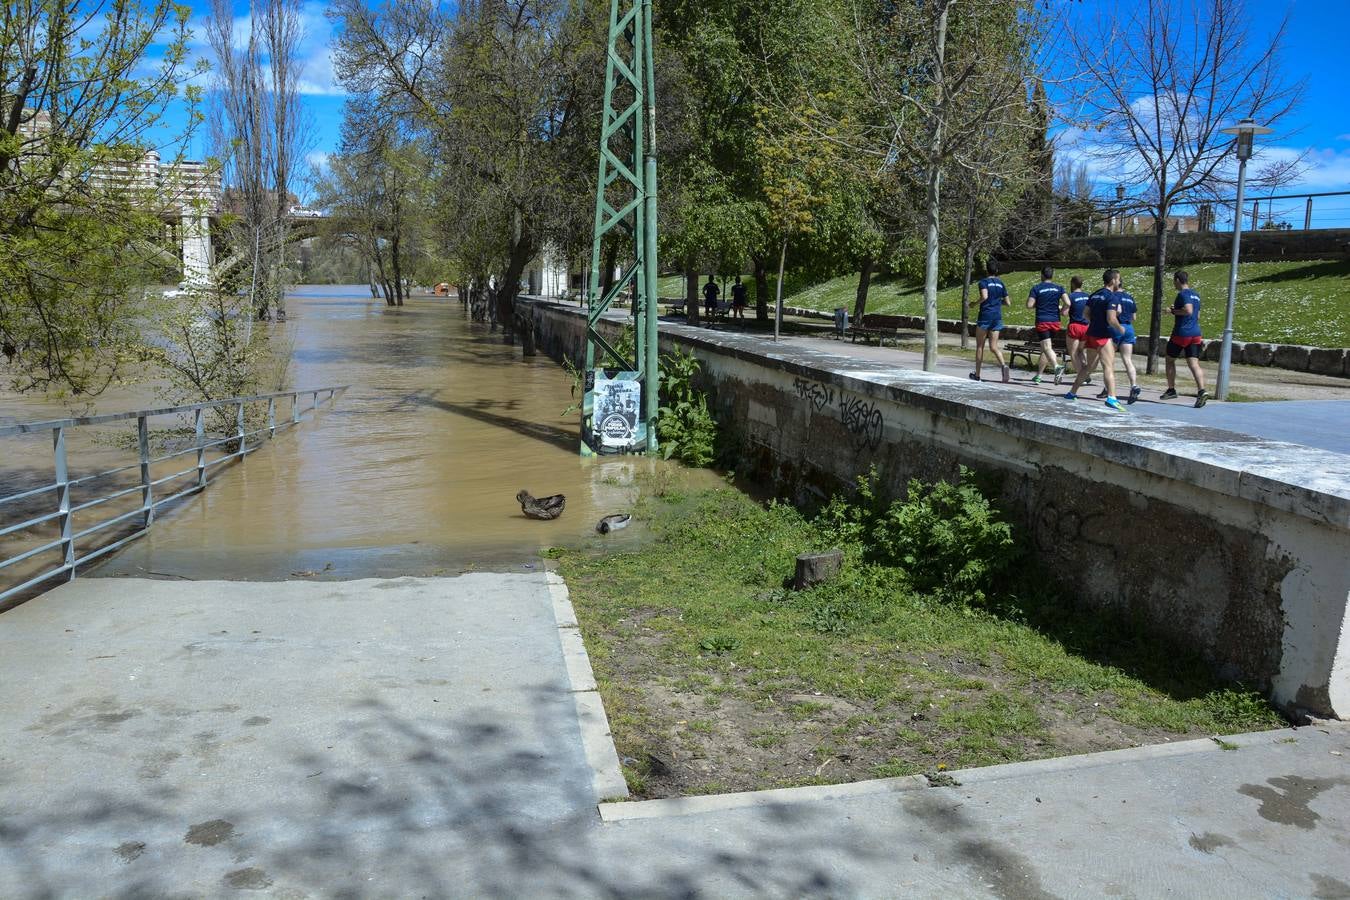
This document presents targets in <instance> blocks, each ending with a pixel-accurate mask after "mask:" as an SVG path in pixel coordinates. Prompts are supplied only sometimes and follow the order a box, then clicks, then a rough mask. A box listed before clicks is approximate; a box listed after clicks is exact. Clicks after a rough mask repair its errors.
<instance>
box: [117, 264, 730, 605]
mask: <svg viewBox="0 0 1350 900" xmlns="http://www.w3.org/2000/svg"><path fill="white" fill-rule="evenodd" d="M290 309H291V320H290V322H289V323H288V324H287V325H286V326H285V329H284V330H281V331H279V333H278V335H277V339H278V340H282V341H286V340H289V341H291V342H292V343H293V354H292V355H293V359H294V364H293V371H292V375H291V383H292V384H294V385H296V386H298V387H310V386H327V385H338V384H347V385H350V386H351V387H350V389H349V390H348V391H347V392H346V394H345V395H343V396H342V397H341V398H340V399H339V400H338V402H337V404H336V405H335V406H334V407H333V408H332V409H330V410H329V411H327V412H324V413H322V414H321V415H319V416H318V417H317V419H316V421H315V422H314V423H312V424H309V425H305V426H303V427H301V428H299V429H296V430H295V431H293V432H292V433H290V434H287V435H285V436H284V437H281V438H278V439H277V440H276V441H275V442H273V443H272V444H270V445H269V446H267V447H265V448H264V449H263V450H262V451H260V452H259V453H257V454H254V455H253V456H251V457H250V458H249V459H248V460H247V462H246V463H245V464H244V465H242V466H237V467H235V468H233V469H232V470H230V471H229V472H226V473H223V475H222V476H221V477H220V479H219V480H218V481H216V482H213V483H212V485H211V486H210V487H209V488H208V489H207V491H206V492H205V494H204V495H202V496H200V497H198V498H197V499H196V500H194V501H193V502H192V503H190V504H188V505H187V506H186V507H185V508H183V509H182V510H180V511H178V512H177V513H176V514H174V515H172V516H169V517H166V518H165V519H164V520H163V521H162V522H160V523H159V524H157V525H156V527H155V529H154V530H153V531H152V532H151V533H150V535H149V536H148V537H147V538H145V539H144V540H142V541H139V542H137V543H136V544H135V545H133V546H132V547H130V548H129V549H128V550H126V551H124V552H123V553H122V554H120V555H119V556H118V557H117V558H116V559H114V560H112V561H111V562H110V563H108V564H107V565H105V566H103V567H101V568H100V569H98V570H97V571H96V574H99V575H110V574H113V575H147V574H149V575H154V576H158V577H164V576H178V577H187V578H231V579H240V578H250V579H275V578H286V577H290V576H292V575H294V574H296V573H300V574H302V575H304V576H305V577H321V578H355V577H369V576H397V575H408V574H423V575H442V574H458V573H459V572H461V571H467V570H472V569H480V570H481V569H495V570H516V571H520V570H521V569H523V568H524V567H527V566H532V565H534V564H535V563H536V562H537V557H538V551H539V550H540V549H541V548H544V547H548V546H551V545H554V544H560V543H565V542H567V541H575V540H578V539H580V538H582V537H583V536H585V535H587V534H590V533H591V532H592V531H593V529H594V527H595V524H596V522H597V521H598V520H599V518H600V517H601V516H603V515H606V514H608V513H613V512H621V511H624V510H625V509H627V508H629V506H630V505H631V503H632V500H633V497H634V490H633V488H632V485H633V483H634V480H635V478H637V477H639V476H640V474H641V473H642V472H644V471H649V470H651V469H652V468H654V467H662V466H664V464H663V463H660V462H653V461H648V460H641V459H628V460H607V461H583V460H582V459H580V458H579V456H578V453H577V446H578V445H577V440H578V438H577V417H576V415H575V414H569V415H567V416H563V415H562V413H563V411H564V410H566V409H567V408H568V406H569V405H570V404H571V402H572V397H571V391H570V381H569V379H568V377H567V375H566V373H565V372H563V370H562V369H560V368H559V367H558V366H557V365H556V364H555V363H554V362H552V361H551V360H549V359H548V358H546V357H543V356H540V357H538V358H536V359H530V360H524V359H522V358H521V356H520V351H519V349H518V348H515V347H508V346H505V345H503V344H502V342H501V338H500V336H499V335H496V334H492V333H490V332H489V330H488V327H487V326H486V325H481V324H476V323H472V322H470V321H468V319H467V317H466V315H465V314H464V311H463V308H462V307H461V306H460V304H459V303H457V302H456V301H454V300H445V299H440V298H418V299H415V300H413V301H411V303H410V304H409V305H408V306H406V307H403V308H401V309H391V308H388V307H386V306H385V305H384V304H383V303H382V302H379V301H372V300H371V298H370V294H369V292H368V291H367V290H366V289H365V288H325V287H308V288H302V289H300V290H298V291H297V292H296V293H295V294H294V295H293V296H292V299H291V302H290ZM684 477H690V478H695V479H700V480H702V481H705V482H706V483H709V484H711V483H714V482H715V481H716V478H715V476H713V475H712V474H711V473H706V472H705V473H687V475H686V476H684ZM522 488H524V489H526V490H529V491H530V492H531V493H533V494H536V495H539V496H543V495H547V494H555V493H562V494H565V495H566V497H567V509H566V512H565V513H564V514H563V516H562V518H561V519H559V520H558V521H556V522H538V521H533V520H530V519H527V518H525V517H524V516H523V515H522V514H521V512H520V506H519V504H518V503H517V502H516V500H515V495H516V492H517V491H519V490H520V489H522ZM624 538H625V539H632V537H631V536H628V535H625V536H624Z"/></svg>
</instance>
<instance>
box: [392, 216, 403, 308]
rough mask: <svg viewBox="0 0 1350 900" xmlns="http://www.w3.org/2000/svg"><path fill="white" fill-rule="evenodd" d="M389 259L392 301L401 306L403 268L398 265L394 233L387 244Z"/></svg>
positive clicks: (396, 239) (396, 238) (396, 237)
mask: <svg viewBox="0 0 1350 900" xmlns="http://www.w3.org/2000/svg"><path fill="white" fill-rule="evenodd" d="M389 258H390V260H391V265H392V267H393V269H394V299H395V300H397V301H398V305H399V306H402V305H403V266H401V265H400V264H399V259H398V258H399V251H398V233H397V232H395V233H394V236H393V238H392V239H391V240H390V242H389Z"/></svg>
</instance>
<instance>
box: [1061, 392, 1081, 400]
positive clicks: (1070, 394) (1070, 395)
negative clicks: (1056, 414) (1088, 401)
mask: <svg viewBox="0 0 1350 900" xmlns="http://www.w3.org/2000/svg"><path fill="white" fill-rule="evenodd" d="M1064 399H1065V400H1077V399H1078V395H1077V394H1075V393H1074V392H1073V391H1069V392H1068V393H1067V394H1065V395H1064Z"/></svg>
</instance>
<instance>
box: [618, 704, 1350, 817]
mask: <svg viewBox="0 0 1350 900" xmlns="http://www.w3.org/2000/svg"><path fill="white" fill-rule="evenodd" d="M1317 727H1319V728H1323V729H1326V728H1336V729H1341V730H1350V726H1347V725H1346V724H1345V723H1340V722H1327V723H1324V724H1321V725H1319V726H1317ZM1296 735H1297V729H1292V728H1281V729H1277V730H1275V731H1258V732H1252V733H1248V734H1239V735H1234V736H1231V737H1225V738H1224V739H1223V740H1224V742H1225V743H1228V744H1234V745H1236V746H1237V748H1238V750H1241V749H1242V748H1244V747H1254V746H1265V745H1269V744H1275V743H1278V742H1280V741H1283V740H1288V739H1289V738H1290V737H1291V736H1296ZM1226 752H1232V751H1228V750H1225V749H1224V748H1223V747H1221V746H1219V744H1218V742H1217V741H1215V740H1214V739H1212V738H1200V739H1198V740H1190V741H1178V742H1176V743H1174V744H1150V745H1148V746H1146V747H1127V748H1125V749H1123V750H1106V751H1103V752H1101V753H1085V754H1080V755H1078V756H1059V757H1054V758H1051V759H1037V760H1031V761H1030V762H1021V763H1006V764H1004V765H1000V766H985V767H982V768H978V769H962V770H959V771H954V772H947V773H945V774H948V775H950V776H951V777H952V778H954V779H955V780H956V781H958V782H960V783H961V786H963V787H966V786H969V785H975V784H988V783H990V782H995V781H1005V780H1010V779H1015V778H1025V777H1029V776H1034V775H1044V774H1048V773H1054V772H1069V771H1076V770H1082V769H1093V768H1099V767H1102V766H1111V765H1118V764H1120V763H1129V762H1141V761H1145V760H1152V759H1165V758H1167V757H1169V756H1189V755H1192V754H1196V753H1226ZM927 787H929V783H928V779H927V778H925V777H924V776H922V775H906V776H904V777H902V778H878V779H873V780H871V781H855V782H851V783H845V784H829V785H813V786H810V787H799V788H779V789H777V790H770V791H744V792H741V793H737V794H712V795H708V796H701V797H672V798H669V799H666V800H639V801H634V802H628V803H625V802H620V803H601V804H600V819H601V821H603V822H623V821H627V820H631V819H659V818H667V817H670V816H690V815H697V814H699V813H707V812H718V811H721V810H728V809H744V808H746V807H755V806H774V805H781V804H789V803H819V802H821V801H825V800H841V799H846V798H849V797H866V796H874V795H877V794H893V793H901V792H904V791H913V790H921V789H924V788H927Z"/></svg>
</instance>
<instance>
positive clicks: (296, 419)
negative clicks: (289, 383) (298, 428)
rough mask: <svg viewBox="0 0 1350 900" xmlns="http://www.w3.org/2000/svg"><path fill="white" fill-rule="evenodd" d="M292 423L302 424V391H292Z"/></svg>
mask: <svg viewBox="0 0 1350 900" xmlns="http://www.w3.org/2000/svg"><path fill="white" fill-rule="evenodd" d="M291 424H292V425H298V424H300V392H299V391H292V392H291Z"/></svg>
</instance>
